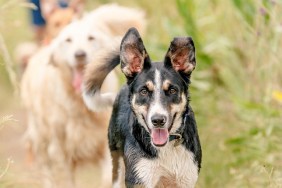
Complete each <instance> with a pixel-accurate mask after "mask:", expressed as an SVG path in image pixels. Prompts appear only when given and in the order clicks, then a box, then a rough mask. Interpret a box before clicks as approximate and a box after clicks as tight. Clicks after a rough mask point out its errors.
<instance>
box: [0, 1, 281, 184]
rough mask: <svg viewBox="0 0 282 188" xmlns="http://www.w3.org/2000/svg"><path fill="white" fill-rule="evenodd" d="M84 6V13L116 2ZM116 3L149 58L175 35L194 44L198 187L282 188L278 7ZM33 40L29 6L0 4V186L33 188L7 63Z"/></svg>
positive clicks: (14, 70)
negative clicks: (140, 28) (140, 32)
mask: <svg viewBox="0 0 282 188" xmlns="http://www.w3.org/2000/svg"><path fill="white" fill-rule="evenodd" d="M86 2H87V6H86V9H87V10H88V11H91V10H93V9H94V8H95V7H97V6H98V5H100V4H105V3H111V2H113V1H109V0H93V1H92V0H86ZM114 2H116V3H119V4H120V5H124V6H129V7H135V8H140V9H142V10H144V11H145V12H146V18H147V20H148V25H147V31H146V34H145V35H144V36H143V38H144V42H145V46H146V48H147V51H148V52H149V54H150V56H151V58H152V59H153V60H161V59H162V58H163V57H164V54H165V52H166V50H167V48H168V45H169V42H170V41H171V40H172V38H173V37H174V36H192V38H193V39H194V41H195V45H196V53H197V56H196V57H197V67H196V70H195V71H194V72H193V75H192V84H191V105H192V107H193V109H194V111H195V115H196V120H197V123H198V129H199V135H200V139H201V144H202V150H203V160H202V161H203V163H202V169H201V172H200V176H199V181H198V184H197V187H202V188H206V187H207V188H212V187H214V188H219V187H232V188H233V187H282V1H280V0H230V1H226V0H201V1H197V0H175V1H174V0H168V1H162V0H155V1H152V0H138V1H128V0H117V1H114ZM30 40H32V30H31V27H30V24H29V14H28V6H27V4H26V3H25V2H24V1H21V0H0V45H1V46H0V187H38V182H37V180H36V178H34V179H33V178H32V176H31V175H29V174H28V171H29V170H28V167H27V166H26V165H25V164H24V159H23V158H24V154H23V153H24V152H23V142H22V133H23V131H24V129H25V126H26V124H25V116H24V112H22V111H21V102H20V100H19V96H18V87H19V85H18V84H19V79H20V78H19V77H20V76H19V75H20V74H19V69H18V66H17V64H16V63H15V60H14V49H15V48H16V46H17V45H18V44H19V43H21V42H24V41H30ZM121 77H122V76H121ZM121 79H122V78H121ZM91 173H92V172H91ZM86 174H87V173H86ZM95 175H97V173H96V174H95V172H94V174H87V176H88V179H90V180H91V178H89V177H91V176H93V177H94V176H95ZM35 177H36V176H35ZM82 178H84V177H82ZM88 179H87V178H86V180H85V181H87V180H88ZM84 185H87V186H85V187H88V186H89V187H91V186H90V185H89V184H88V183H87V182H84Z"/></svg>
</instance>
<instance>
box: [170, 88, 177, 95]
mask: <svg viewBox="0 0 282 188" xmlns="http://www.w3.org/2000/svg"><path fill="white" fill-rule="evenodd" d="M176 92H177V91H176V89H174V88H169V90H168V93H169V94H170V95H174V94H176Z"/></svg>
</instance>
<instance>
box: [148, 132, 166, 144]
mask: <svg viewBox="0 0 282 188" xmlns="http://www.w3.org/2000/svg"><path fill="white" fill-rule="evenodd" d="M168 136H169V134H168V130H167V129H157V128H155V129H152V132H151V137H152V141H153V143H154V145H157V146H161V145H164V144H165V143H166V142H167V140H168Z"/></svg>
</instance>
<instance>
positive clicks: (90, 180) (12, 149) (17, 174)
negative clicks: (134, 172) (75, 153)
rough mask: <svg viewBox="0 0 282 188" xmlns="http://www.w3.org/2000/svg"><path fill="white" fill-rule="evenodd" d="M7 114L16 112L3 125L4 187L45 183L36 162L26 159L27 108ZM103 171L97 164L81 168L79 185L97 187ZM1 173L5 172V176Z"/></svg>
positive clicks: (0, 161)
mask: <svg viewBox="0 0 282 188" xmlns="http://www.w3.org/2000/svg"><path fill="white" fill-rule="evenodd" d="M5 115H13V119H15V120H16V121H9V122H7V123H5V125H4V127H2V128H1V129H0V187H1V188H2V187H3V188H6V187H7V188H39V187H42V186H41V183H40V178H39V174H40V172H39V171H38V170H36V169H35V167H34V165H28V164H27V163H26V161H25V151H24V142H23V135H24V131H25V128H26V117H25V112H24V110H23V109H20V107H18V106H16V107H14V108H12V109H11V110H9V111H8V112H4V113H3V112H1V113H0V117H2V116H5ZM7 168H8V169H7ZM6 169H7V172H6ZM99 174H100V173H99V170H97V169H95V168H94V167H90V166H84V167H81V168H80V169H78V171H77V178H76V182H77V187H78V188H88V187H92V188H93V187H97V185H98V183H99V181H98V180H99V176H100V175H99ZM1 175H4V176H3V177H2V178H1Z"/></svg>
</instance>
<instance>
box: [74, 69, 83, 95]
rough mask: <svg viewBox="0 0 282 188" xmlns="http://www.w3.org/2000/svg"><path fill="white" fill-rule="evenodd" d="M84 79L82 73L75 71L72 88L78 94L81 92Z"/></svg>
mask: <svg viewBox="0 0 282 188" xmlns="http://www.w3.org/2000/svg"><path fill="white" fill-rule="evenodd" d="M82 78H83V75H82V71H80V70H74V72H73V78H72V86H73V87H74V89H75V91H76V92H77V93H80V92H81V84H82Z"/></svg>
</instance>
